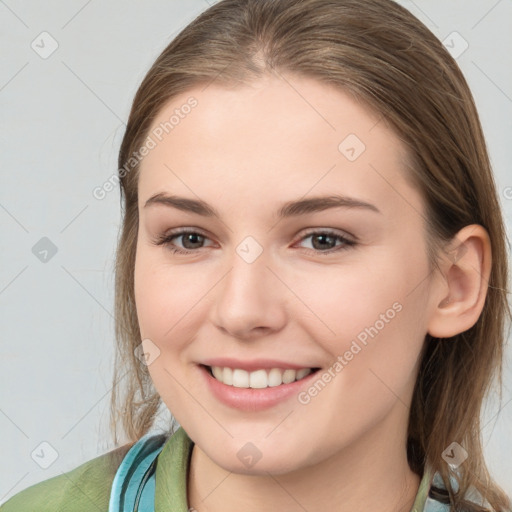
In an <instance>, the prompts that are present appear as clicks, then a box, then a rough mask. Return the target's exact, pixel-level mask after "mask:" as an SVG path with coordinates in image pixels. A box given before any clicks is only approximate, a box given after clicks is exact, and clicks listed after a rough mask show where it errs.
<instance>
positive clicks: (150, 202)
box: [1, 0, 511, 512]
mask: <svg viewBox="0 0 512 512" xmlns="http://www.w3.org/2000/svg"><path fill="white" fill-rule="evenodd" d="M119 177H120V183H121V190H122V194H123V201H124V219H123V228H122V233H121V237H120V240H119V246H118V253H117V267H116V321H117V322H116V333H117V339H118V349H119V354H118V355H119V359H118V366H117V367H116V372H115V375H114V384H115V386H114V393H113V396H112V425H113V428H114V431H115V432H117V427H118V425H119V423H121V425H122V427H123V430H124V435H125V436H126V437H127V438H128V439H129V440H130V443H128V444H127V445H124V446H122V447H120V448H118V449H117V450H115V451H113V452H111V453H109V454H106V455H104V456H101V457H98V458H96V459H94V460H92V461H89V462H88V463H86V464H84V465H83V466H80V467H79V468H77V469H75V470H74V471H73V472H70V473H68V474H65V475H63V476H60V477H56V478H54V479H51V480H48V481H46V482H43V483H41V484H37V485H36V486H33V487H31V488H29V489H27V490H25V491H23V492H21V493H19V494H18V495H16V496H15V497H14V498H12V499H11V500H9V501H8V502H7V503H6V504H5V505H4V506H3V507H2V508H1V510H2V511H3V512H10V511H11V510H12V511H14V510H25V509H26V510H35V509H37V510H91V509H93V508H94V506H93V505H95V506H96V508H98V509H99V510H106V509H107V508H108V510H109V511H111V512H113V511H114V510H115V511H119V510H130V511H131V510H157V511H158V510H162V511H163V510H176V511H185V510H197V511H199V512H202V511H209V512H217V511H219V510H223V511H231V510H239V509H243V510H246V511H252V510H287V511H288V510H289V511H295V510H297V511H299V510H308V511H310V512H312V511H316V510H338V509H341V508H343V509H346V510H365V509H369V510H372V509H375V510H383V511H390V512H391V511H396V510H400V511H413V510H415V511H427V512H432V511H437V510H452V509H453V510H471V511H476V510H511V508H510V500H509V499H508V497H507V496H506V495H505V493H504V492H503V491H502V490H501V489H500V488H499V487H498V486H497V485H496V484H494V483H493V482H492V481H491V480H490V478H489V474H488V472H487V469H486V466H485V461H484V459H483V455H482V447H481V442H480V430H479V427H480V426H479V415H480V410H481V405H482V401H483V398H484V396H485V394H486V392H487V391H488V390H490V385H491V383H492V379H493V376H494V375H497V376H499V377H500V383H501V373H500V372H501V360H502V351H503V341H504V327H505V320H506V315H507V314H508V315H509V317H510V310H509V308H508V304H507V295H506V293H507V292H506V286H507V275H508V274H507V271H508V269H507V255H506V246H505V233H504V227H503V220H502V216H501V213H500V208H499V203H498V200H497V196H496V190H495V185H494V181H493V177H492V172H491V169H490V164H489V158H488V155H487V150H486V145H485V141H484V138H483V134H482V130H481V126H480V123H479V118H478V114H477V112H476V109H475V105H474V102H473V99H472V96H471V93H470V91H469V89H468V86H467V84H466V81H465V79H464V77H463V75H462V73H461V72H460V70H459V68H458V66H457V65H456V63H455V61H454V60H453V58H452V57H450V55H449V54H448V52H447V51H446V50H445V49H444V47H443V46H442V44H441V43H440V42H439V41H438V40H437V39H436V37H435V36H434V35H433V34H432V33H431V32H430V31H429V30H428V29H427V28H426V27H425V26H423V25H422V24H421V23H420V22H419V21H418V20H417V19H416V18H414V17H413V16H412V15H411V14H410V13H409V12H408V11H407V10H405V9H404V8H402V7H400V6H398V5H397V4H395V3H394V2H392V1H390V0H365V1H364V2H361V1H359V0H358V1H356V0H303V1H300V0H274V1H272V0H257V1H256V0H223V1H221V2H219V3H218V4H216V5H214V6H212V7H211V8H210V9H208V10H207V11H205V12H204V13H202V14H201V15H200V16H199V17H198V18H197V19H196V20H194V21H193V22H192V23H191V24H190V25H189V26H187V27H186V28H185V29H184V30H183V31H182V32H181V33H180V34H179V35H178V36H177V37H176V38H175V39H174V40H173V41H172V42H171V44H170V45H169V46H168V47H167V48H166V49H165V50H164V51H163V53H162V54H161V55H160V56H159V58H158V59H157V60H156V62H155V63H154V65H153V66H152V68H151V69H150V70H149V72H148V74H147V75H146V77H145V79H144V80H143V82H142V84H141V86H140V88H139V90H138V91H137V94H136V96H135V99H134V102H133V106H132V110H131V113H130V118H129V120H128V125H127V129H126V133H125V136H124V139H123V141H122V144H121V148H120V153H119ZM326 242H327V246H325V245H324V244H325V243H326ZM306 243H307V244H308V245H305V244H306ZM331 243H332V246H330V244H331ZM194 244H198V245H194ZM125 372H127V373H125ZM124 376H127V378H126V379H124V378H123V377H124ZM122 386H126V387H125V388H123V387H122ZM162 402H163V404H165V406H167V407H168V409H169V410H170V411H171V412H172V414H173V416H174V417H175V418H176V420H177V421H178V422H179V424H180V428H179V429H178V430H177V431H176V432H174V433H172V435H171V432H169V433H168V435H165V434H163V435H150V434H149V433H148V432H149V429H150V428H151V426H152V424H153V421H154V419H155V416H156V414H157V411H158V408H159V406H160V405H161V404H162ZM116 439H117V437H116Z"/></svg>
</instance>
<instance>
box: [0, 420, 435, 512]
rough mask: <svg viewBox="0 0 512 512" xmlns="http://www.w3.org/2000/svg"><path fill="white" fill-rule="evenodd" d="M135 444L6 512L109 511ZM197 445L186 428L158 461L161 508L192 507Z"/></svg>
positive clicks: (420, 500) (20, 498)
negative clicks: (119, 471)
mask: <svg viewBox="0 0 512 512" xmlns="http://www.w3.org/2000/svg"><path fill="white" fill-rule="evenodd" d="M131 446H132V445H125V446H122V447H120V448H117V449H116V450H112V451H110V452H108V453H106V454H104V455H101V456H99V457H96V458H95V459H92V460H90V461H88V462H86V463H84V464H82V465H81V466H78V467H77V468H75V469H73V470H72V471H69V472H67V473H63V474H62V475H58V476H55V477H53V478H50V479H48V480H44V481H43V482H39V483H37V484H34V485H32V486H31V487H28V488H27V489H24V490H23V491H21V492H19V493H18V494H16V495H14V496H13V497H12V498H10V499H9V500H7V501H6V502H5V503H4V504H3V505H1V506H0V512H64V511H72V512H108V507H109V500H110V490H111V487H112V482H113V480H114V476H115V474H116V471H117V468H118V467H119V465H120V464H121V461H122V459H123V457H124V456H125V455H126V453H127V452H128V450H129V449H130V447H131ZM193 446H194V443H193V442H192V440H191V439H190V438H189V437H188V435H187V433H186V432H185V430H183V427H180V428H179V429H178V430H177V431H176V432H175V433H174V434H173V435H172V436H170V438H169V439H168V440H167V442H166V443H165V445H164V447H163V448H162V451H161V452H160V454H159V455H158V459H157V466H156V481H155V482H156V483H155V512H170V511H172V512H188V504H187V479H188V478H187V477H188V472H189V465H190V456H191V455H192V448H193ZM430 481H431V478H430V474H429V473H428V472H425V474H424V475H423V478H422V480H421V483H420V487H419V489H418V494H417V495H416V500H415V501H414V505H413V508H412V510H411V512H424V507H425V501H426V499H427V494H428V490H429V487H430Z"/></svg>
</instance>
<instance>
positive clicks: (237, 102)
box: [135, 75, 433, 473]
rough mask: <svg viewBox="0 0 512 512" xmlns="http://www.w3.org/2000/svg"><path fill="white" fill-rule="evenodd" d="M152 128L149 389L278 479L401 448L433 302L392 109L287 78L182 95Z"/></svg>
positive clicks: (147, 244)
mask: <svg viewBox="0 0 512 512" xmlns="http://www.w3.org/2000/svg"><path fill="white" fill-rule="evenodd" d="M291 84H293V87H292V86H291ZM190 97H193V98H195V100H189V98H190ZM187 100H189V103H188V104H190V105H191V104H194V106H193V107H192V108H186V107H184V105H187ZM176 109H178V110H176ZM173 115H174V116H175V117H174V120H173V121H171V122H172V123H173V126H172V127H171V128H169V119H170V118H171V116H173ZM166 122H167V125H165V123H166ZM162 126H166V127H167V130H163V129H162ZM166 131H167V132H168V133H166ZM150 137H151V138H152V140H153V142H152V143H150V144H148V147H149V146H154V147H152V149H150V151H149V153H148V154H147V155H146V156H145V158H144V160H143V162H142V163H141V167H140V176H139V216H140V222H139V232H138V239H137V253H136V263H135V298H136V305H137V316H138V321H139V325H140V329H141V334H142V339H144V340H145V341H144V347H145V349H146V351H147V353H148V354H149V359H148V364H149V372H150V375H151V377H152V380H153V382H154V385H155V387H156V389H157V391H158V392H159V394H160V395H161V397H162V399H163V401H164V402H165V404H166V405H167V407H168V408H169V409H170V410H171V411H172V413H173V415H174V416H175V417H176V419H177V420H178V422H179V423H180V424H181V425H182V426H183V428H184V429H185V431H186V432H187V433H188V435H189V436H190V437H191V438H192V440H193V441H194V442H195V443H196V445H197V446H198V447H199V449H201V450H202V451H203V452H204V453H206V454H207V456H208V457H209V458H210V459H211V460H212V461H213V462H214V463H215V464H218V465H219V466H222V467H223V468H225V469H226V470H229V471H234V472H239V473H262V472H265V471H270V472H273V473H285V472H289V471H293V470H300V469H301V468H305V467H307V466H310V465H313V464H315V463H319V462H321V461H323V460H326V459H328V458H330V457H333V456H335V455H336V454H341V453H348V451H349V450H352V452H353V455H354V456H355V453H356V452H355V451H354V450H355V447H358V446H359V447H362V446H366V452H367V451H368V450H367V449H368V445H369V444H371V443H375V442H382V443H385V442H389V443H395V444H396V439H397V434H398V435H400V434H403V435H405V432H406V428H407V422H408V414H409V408H408V406H409V404H410V399H411V396H412V391H413V386H414V383H415V379H416V372H417V363H418V358H419V354H420V351H421V348H422V346H423V341H424V338H425V334H426V332H427V323H428V316H429V311H430V310H431V308H432V307H433V304H431V302H432V300H431V297H430V294H429V289H430V285H429V283H430V277H429V269H428V261H427V257H426V246H425V226H424V219H423V215H424V206H423V204H422V200H421V197H420V195H419V192H418V191H416V190H415V189H414V188H412V187H411V186H410V185H409V184H408V182H407V181H406V180H405V178H404V173H405V164H404V157H405V151H404V148H403V146H402V144H401V142H400V141H399V140H398V138H397V137H396V136H395V135H394V134H393V132H392V131H391V130H390V129H389V127H387V126H386V124H385V121H384V120H382V119H380V118H379V116H377V115H375V114H373V113H372V112H371V111H369V110H368V109H367V108H365V107H364V106H363V105H362V104H360V103H359V102H357V101H356V100H355V99H354V98H353V97H352V96H350V95H349V94H347V93H345V92H343V91H340V90H338V89H335V88H331V87H330V86H328V85H325V84H321V83H320V82H317V81H315V80H312V79H306V78H302V77H297V76H292V75H288V77H287V81H285V80H282V79H279V78H275V77H267V78H265V79H262V80H261V81H259V82H257V83H253V84H251V85H250V86H244V87H238V88H228V87H222V86H216V85H215V83H213V84H211V85H209V86H208V87H206V88H204V86H203V87H198V88H195V89H191V90H190V91H188V92H187V93H184V94H182V95H180V96H177V97H175V98H173V99H172V101H171V102H169V103H168V104H167V105H166V106H165V108H163V109H162V110H161V112H160V113H159V115H158V117H157V118H156V119H155V121H154V123H153V125H152V128H151V130H150ZM160 139H161V140H160ZM148 140H149V139H148ZM170 196H176V197H180V198H184V199H186V200H188V202H187V201H183V200H181V201H174V202H173V201H171V200H169V199H165V197H170ZM335 196H337V197H344V198H349V199H347V202H345V203H344V204H343V203H337V204H334V202H333V203H329V201H328V200H327V199H326V198H328V197H331V198H332V197H335ZM318 198H324V199H321V200H320V201H319V202H311V201H310V200H312V199H318ZM195 201H202V202H204V203H206V204H207V208H206V209H205V208H199V206H197V205H194V203H192V202H195ZM297 201H299V202H303V203H302V206H301V205H296V206H290V205H291V203H294V202H297ZM304 201H306V202H304ZM348 201H353V203H349V202H348ZM363 203H364V204H363ZM187 205H188V206H189V207H190V206H191V205H192V207H190V208H186V206H187ZM286 206H288V207H287V208H284V210H283V207H286ZM203 210H206V211H203ZM208 211H213V212H214V213H213V214H211V215H206V214H205V213H208ZM281 213H283V215H281ZM182 230H186V231H187V232H189V233H188V234H187V233H185V234H183V233H182V232H181V231H182ZM180 232H181V234H180ZM162 241H163V243H161V242H162ZM173 250H178V251H183V252H173ZM207 366H219V367H221V368H226V367H227V368H228V370H226V369H224V370H221V372H222V374H221V378H222V379H226V382H227V383H222V382H220V381H218V380H216V379H215V378H214V377H212V376H211V375H210V373H209V371H208V370H207V368H206V367H207ZM229 368H231V369H232V370H233V371H231V372H230V370H229ZM271 368H278V369H282V370H284V369H287V368H288V369H287V372H285V373H284V374H283V372H281V371H279V370H272V372H271V371H270V370H271ZM293 368H295V369H302V368H303V369H318V370H316V371H314V372H313V371H312V372H311V373H309V374H308V375H306V376H305V377H303V374H304V373H307V370H305V371H303V372H300V371H297V372H295V373H294V372H292V371H291V369H293ZM249 370H251V371H254V373H255V374H256V376H254V373H253V374H251V372H250V371H249ZM257 370H260V371H259V372H258V371H257ZM216 371H217V373H218V372H219V370H216ZM262 372H263V373H262ZM270 373H272V375H270ZM230 374H231V378H232V379H234V380H233V381H232V383H234V384H235V385H230V384H229V382H230V381H229V379H230V377H229V375H230ZM235 374H236V376H235ZM274 378H276V379H277V380H276V381H273V379H274ZM280 378H281V379H283V378H284V380H285V383H283V384H280V385H277V384H279V383H280V382H281V380H279V379H280ZM294 378H295V379H298V380H296V381H295V382H293V383H292V382H290V383H287V382H286V381H287V380H288V379H294ZM267 379H270V381H269V380H267ZM269 383H271V385H269ZM247 385H249V386H252V385H254V386H255V387H254V388H247ZM239 386H241V387H239ZM257 386H267V387H265V388H258V387H257ZM249 443H250V444H249ZM402 449H403V448H401V447H397V450H402ZM251 460H257V462H256V463H254V462H251Z"/></svg>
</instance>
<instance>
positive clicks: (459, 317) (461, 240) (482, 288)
mask: <svg viewBox="0 0 512 512" xmlns="http://www.w3.org/2000/svg"><path fill="white" fill-rule="evenodd" d="M491 263H492V254H491V242H490V239H489V235H488V233H487V231H486V229H485V228H484V227H483V226H480V225H479V224H471V225H469V226H465V227H464V228H462V229H461V230H460V231H459V232H458V233H457V234H456V235H455V237H454V238H453V239H452V241H451V243H450V244H449V246H448V247H447V248H446V250H445V252H444V254H443V255H442V261H441V262H440V268H441V272H442V276H441V278H440V279H439V280H438V281H437V282H436V284H435V289H433V293H432V297H433V299H434V301H435V302H434V304H433V309H432V310H431V314H430V318H429V323H428V331H427V332H428V333H429V334H430V335H431V336H433V337H436V338H449V337H451V336H455V335H456V334H460V333H461V332H464V331H467V330H468V329H470V328H471V327H473V325H475V323H476V322H477V320H478V318H479V316H480V314H481V312H482V309H483V307H484V303H485V298H486V296H487V289H488V286H489V276H490V274H491Z"/></svg>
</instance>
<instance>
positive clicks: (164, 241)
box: [153, 229, 357, 255]
mask: <svg viewBox="0 0 512 512" xmlns="http://www.w3.org/2000/svg"><path fill="white" fill-rule="evenodd" d="M190 234H192V235H200V236H202V237H203V238H208V237H206V236H205V235H203V234H202V233H200V232H198V231H194V230H189V229H182V230H179V231H174V232H171V233H168V234H166V235H161V236H159V237H157V239H156V240H155V241H154V242H153V243H154V244H155V245H165V246H167V248H168V249H169V250H170V251H171V252H172V253H173V254H184V255H186V254H192V253H194V252H197V249H194V250H192V249H180V248H179V247H175V246H173V245H172V244H171V240H173V239H174V238H177V237H179V236H183V235H190ZM312 235H328V236H330V237H332V238H335V239H337V240H340V241H342V242H343V245H341V246H339V247H338V248H334V249H329V250H327V251H318V250H316V249H307V251H308V252H311V251H312V252H313V253H314V254H315V255H317V254H321V255H329V254H332V253H335V252H339V251H344V250H346V249H348V248H350V247H354V246H356V245H357V242H355V241H353V240H349V239H348V238H345V237H344V236H341V235H340V234H338V233H336V232H335V231H331V230H329V229H324V230H316V231H310V232H308V233H306V234H305V235H304V236H303V237H302V238H301V239H300V240H299V242H300V241H302V240H304V239H306V238H309V237H310V236H312ZM199 249H203V247H199Z"/></svg>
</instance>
